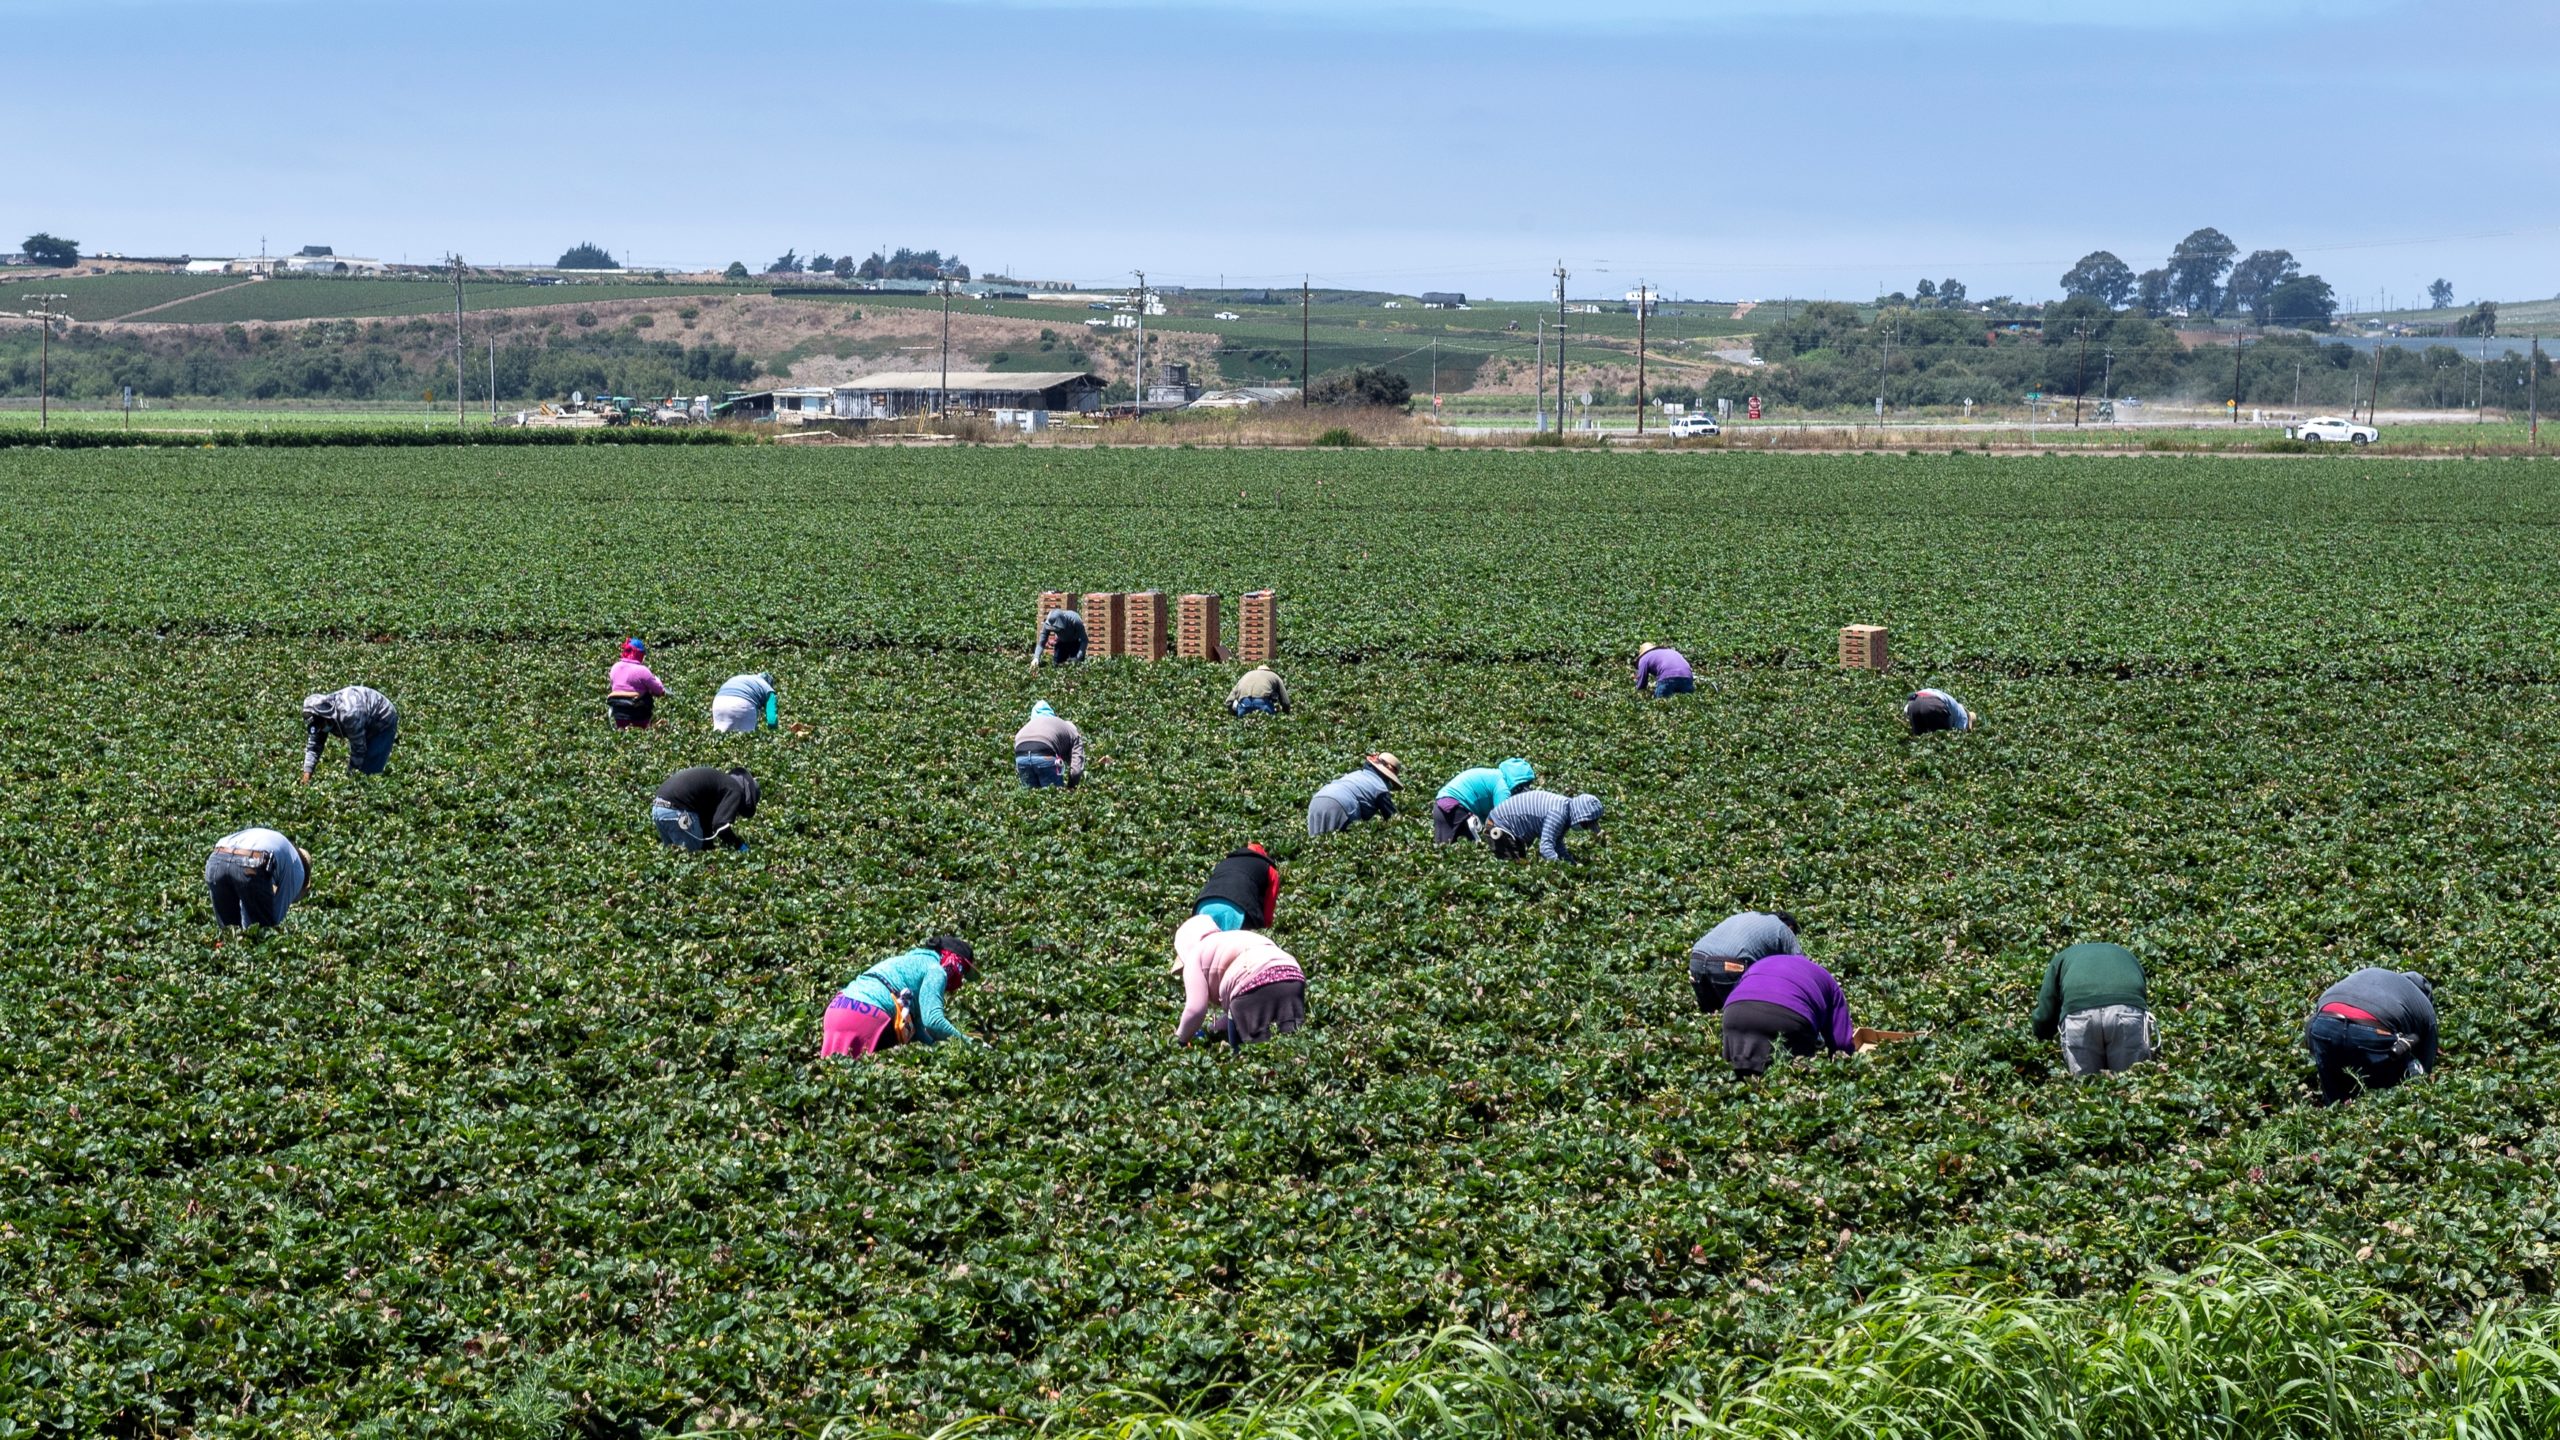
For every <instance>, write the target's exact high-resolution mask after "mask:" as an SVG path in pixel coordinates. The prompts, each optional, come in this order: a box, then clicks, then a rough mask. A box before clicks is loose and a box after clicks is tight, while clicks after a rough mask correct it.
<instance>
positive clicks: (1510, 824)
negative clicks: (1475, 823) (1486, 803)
mask: <svg viewBox="0 0 2560 1440" xmlns="http://www.w3.org/2000/svg"><path fill="white" fill-rule="evenodd" d="M1568 830H1587V831H1590V832H1591V833H1593V834H1595V835H1596V834H1598V833H1599V830H1600V797H1599V796H1597V795H1576V796H1574V797H1572V798H1571V799H1567V798H1566V797H1564V796H1562V795H1559V794H1557V793H1556V792H1554V791H1552V790H1523V791H1521V792H1520V793H1519V794H1517V795H1514V796H1512V797H1511V798H1510V799H1508V800H1505V801H1503V802H1502V803H1501V804H1499V805H1496V806H1495V807H1493V823H1492V824H1491V826H1490V827H1488V828H1487V829H1486V831H1485V832H1484V838H1485V844H1487V845H1488V846H1490V847H1492V850H1493V855H1494V858H1495V859H1497V860H1523V859H1526V858H1528V854H1529V837H1530V836H1532V835H1535V836H1537V837H1538V858H1539V859H1541V860H1557V861H1562V862H1564V863H1566V864H1571V863H1573V858H1574V857H1573V852H1572V851H1570V850H1567V849H1565V848H1564V837H1565V832H1566V831H1568Z"/></svg>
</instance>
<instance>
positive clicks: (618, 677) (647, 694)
mask: <svg viewBox="0 0 2560 1440" xmlns="http://www.w3.org/2000/svg"><path fill="white" fill-rule="evenodd" d="M666 693H667V687H666V686H664V685H662V684H660V683H658V676H657V673H656V672H655V671H652V670H651V669H650V668H649V645H648V642H647V641H644V640H642V639H640V638H639V637H638V636H633V637H632V638H631V639H628V640H625V641H623V642H622V658H621V659H619V660H616V661H614V662H613V670H612V673H611V674H609V675H608V676H607V677H606V679H605V697H604V708H605V712H606V713H607V714H609V715H611V716H612V717H613V728H614V729H616V730H646V729H648V728H649V727H650V726H651V725H652V724H654V723H656V721H657V718H658V701H659V699H660V697H662V696H664V695H665V694H666Z"/></svg>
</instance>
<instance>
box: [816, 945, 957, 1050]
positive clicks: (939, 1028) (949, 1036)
mask: <svg viewBox="0 0 2560 1440" xmlns="http://www.w3.org/2000/svg"><path fill="white" fill-rule="evenodd" d="M950 983H951V975H950V972H949V971H946V970H944V969H943V968H942V957H941V956H940V955H937V954H935V953H934V952H933V951H931V950H928V949H926V948H924V947H923V946H921V945H919V946H917V947H916V948H915V949H913V950H909V951H907V952H906V953H905V954H903V955H892V956H890V957H889V958H888V959H886V960H883V961H881V962H880V963H879V964H877V965H874V966H872V967H871V968H870V969H868V970H865V971H863V972H862V973H861V974H860V975H859V976H856V977H855V978H854V982H853V983H852V984H850V985H847V986H846V987H844V994H845V996H846V997H847V998H848V999H853V1000H859V1001H861V1002H862V1003H863V1004H865V1005H872V1006H877V1007H878V1008H880V1009H882V1010H886V1011H888V1012H889V1013H890V1014H892V1015H895V1014H896V1013H898V992H899V991H901V990H907V991H912V992H913V993H914V995H915V997H916V1011H915V1014H916V1028H917V1029H918V1030H919V1031H921V1032H922V1040H923V1043H924V1044H927V1045H939V1044H941V1043H942V1042H943V1041H945V1040H966V1039H968V1038H969V1037H968V1036H966V1035H963V1034H961V1033H960V1030H959V1028H958V1027H957V1026H954V1025H953V1024H952V1023H951V1021H950V1019H949V1018H948V1017H947V1016H945V1015H944V1014H943V1013H942V996H943V991H944V989H945V988H946V987H948V986H949V985H950Z"/></svg>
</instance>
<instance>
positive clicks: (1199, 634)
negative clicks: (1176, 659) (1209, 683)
mask: <svg viewBox="0 0 2560 1440" xmlns="http://www.w3.org/2000/svg"><path fill="white" fill-rule="evenodd" d="M1218 608H1219V607H1218V597H1217V596H1215V595H1185V596H1183V597H1182V601H1181V604H1180V605H1179V606H1178V607H1177V614H1178V619H1177V622H1176V625H1175V631H1174V653H1175V654H1178V655H1180V656H1182V657H1183V658H1184V659H1186V660H1223V659H1225V658H1226V650H1225V647H1223V646H1221V645H1220V644H1219V643H1218V636H1219V629H1220V626H1219V616H1218Z"/></svg>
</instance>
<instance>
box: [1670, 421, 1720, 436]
mask: <svg viewBox="0 0 2560 1440" xmlns="http://www.w3.org/2000/svg"><path fill="white" fill-rule="evenodd" d="M1723 433H1724V430H1723V429H1722V427H1720V426H1718V425H1717V424H1716V417H1714V416H1713V415H1682V416H1680V417H1678V418H1677V419H1674V420H1673V421H1672V422H1671V438H1672V439H1674V440H1686V439H1688V438H1689V437H1691V436H1693V435H1721V434H1723Z"/></svg>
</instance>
